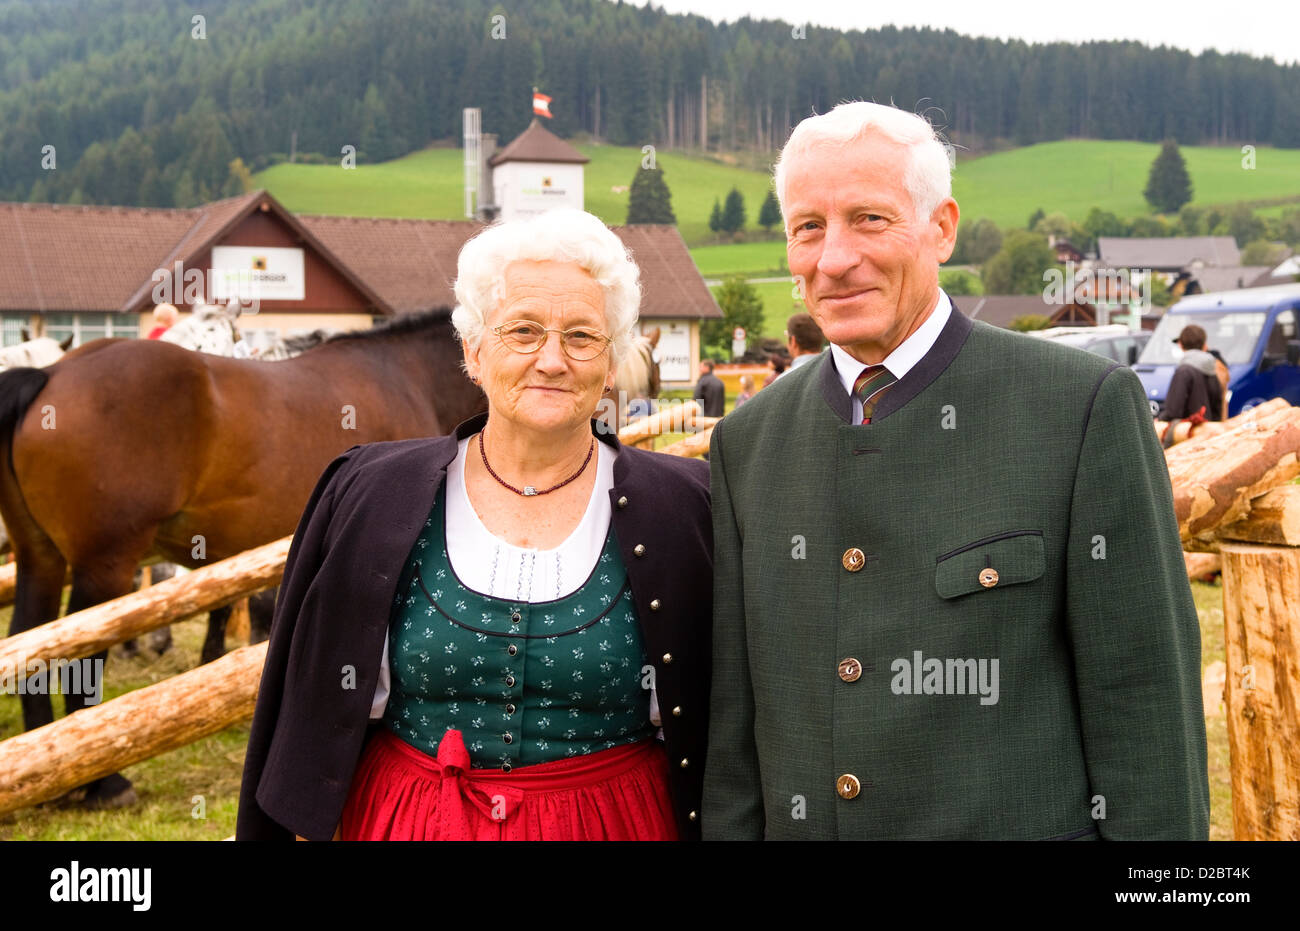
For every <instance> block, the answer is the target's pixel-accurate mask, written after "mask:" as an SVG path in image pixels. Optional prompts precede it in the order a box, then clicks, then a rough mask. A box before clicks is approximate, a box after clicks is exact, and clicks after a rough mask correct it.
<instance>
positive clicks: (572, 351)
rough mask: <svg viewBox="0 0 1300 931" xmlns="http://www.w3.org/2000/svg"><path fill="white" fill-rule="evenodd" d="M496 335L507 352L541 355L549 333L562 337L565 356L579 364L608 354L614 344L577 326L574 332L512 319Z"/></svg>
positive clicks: (561, 343)
mask: <svg viewBox="0 0 1300 931" xmlns="http://www.w3.org/2000/svg"><path fill="white" fill-rule="evenodd" d="M492 332H493V333H495V334H496V335H497V336H499V337H501V342H503V343H505V344H506V348H507V349H511V350H514V351H515V352H518V353H522V354H524V355H528V354H531V353H534V352H537V351H538V350H539V349H541V348H542V346H543V345H544V344H545V343H546V340H547V334H548V333H559V334H560V348H562V349H563V350H564V354H565V355H566V356H568V357H569V358H570V359H573V360H574V361H575V362H587V361H589V360H591V359H594V358H596V356H598V355H600V354H601V353H602V352H604V351H605V347H606V346H608V345H609V343H610V342H611V340H610V338H609V337H608V336H606V335H605V334H603V333H597V332H595V331H594V330H590V329H587V328H586V327H574V328H573V329H572V330H555V329H549V328H547V327H544V326H542V325H541V324H540V323H534V322H532V321H531V320H511V321H510V322H509V323H503V324H501V325H500V326H494V327H493V328H492Z"/></svg>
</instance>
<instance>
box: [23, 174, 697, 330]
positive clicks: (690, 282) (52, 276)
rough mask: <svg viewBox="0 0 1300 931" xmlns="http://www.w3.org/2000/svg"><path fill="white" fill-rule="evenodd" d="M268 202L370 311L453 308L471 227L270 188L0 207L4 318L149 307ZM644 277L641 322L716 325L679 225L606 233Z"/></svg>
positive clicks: (472, 224)
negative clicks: (297, 200)
mask: <svg viewBox="0 0 1300 931" xmlns="http://www.w3.org/2000/svg"><path fill="white" fill-rule="evenodd" d="M260 204H267V205H269V206H268V209H270V210H272V211H274V212H275V213H276V214H277V215H278V216H280V218H281V219H282V220H283V221H284V222H286V223H288V224H289V225H290V226H292V227H293V228H294V229H295V231H296V232H298V233H299V234H300V235H301V236H302V237H303V239H304V240H305V241H306V243H307V244H308V245H310V246H311V247H312V248H314V249H316V250H317V251H319V252H320V254H321V255H322V256H323V257H324V258H325V259H326V260H327V261H328V262H329V263H330V264H331V265H333V266H335V267H336V268H338V270H339V272H340V273H341V274H343V275H344V276H345V277H346V278H348V279H349V280H350V281H351V282H352V283H353V284H354V285H356V286H357V288H358V289H359V290H360V291H361V292H362V294H364V295H365V296H366V297H367V298H368V299H370V300H371V301H373V303H374V304H375V306H376V307H378V308H379V309H381V310H383V311H387V312H391V313H399V314H401V313H414V312H417V311H421V310H428V309H430V308H434V307H445V306H451V305H453V304H454V303H455V296H454V295H453V293H452V282H453V281H454V280H455V277H456V258H457V256H458V255H459V253H460V250H461V247H462V246H463V245H464V244H465V242H466V241H467V240H468V239H469V238H470V237H471V236H473V235H474V234H475V233H477V232H478V231H479V230H481V229H482V228H483V226H482V224H481V223H478V222H477V221H474V220H395V219H371V218H364V217H334V216H297V215H294V214H291V213H289V212H288V211H286V210H285V209H284V208H283V207H281V206H280V204H279V203H278V202H277V201H276V200H275V198H273V197H271V195H269V194H267V193H266V192H265V191H252V192H250V193H248V194H244V195H241V196H240V197H233V198H229V199H227V200H222V201H216V202H214V203H211V204H205V205H204V206H202V207H194V208H189V209H174V208H172V209H162V208H159V209H150V208H123V207H76V206H64V205H58V204H3V203H0V310H10V311H32V310H36V311H39V312H52V311H121V310H140V309H144V308H145V307H146V306H147V304H148V302H149V296H150V291H151V289H152V287H153V281H152V276H153V273H154V271H155V270H156V269H159V268H165V269H170V268H171V267H172V263H173V262H175V261H181V262H183V263H187V264H188V263H189V262H190V261H191V260H192V257H193V256H196V255H200V254H202V253H203V252H205V251H207V250H208V249H210V248H211V247H212V246H213V245H216V244H219V243H220V241H221V237H222V236H223V235H224V234H225V233H226V232H227V231H229V230H230V229H232V228H234V227H235V226H236V225H237V224H238V223H239V222H240V221H241V220H242V219H243V218H244V217H245V216H246V215H247V214H249V213H251V212H252V211H253V210H255V209H257V208H258V206H259V205H260ZM612 229H613V231H614V232H615V233H616V234H617V235H618V236H619V238H620V239H621V240H622V241H623V244H624V245H625V246H627V248H628V250H629V251H630V252H631V253H632V257H633V259H634V260H635V261H636V263H637V265H638V266H639V267H640V269H641V286H642V292H643V299H642V302H641V316H643V317H678V318H697V317H719V316H721V311H720V310H719V309H718V305H717V303H716V302H715V301H714V300H713V296H712V294H710V293H709V289H708V288H707V287H706V286H705V284H704V279H703V278H701V277H700V273H699V271H698V270H697V269H696V267H695V263H694V261H692V259H691V256H690V253H689V252H688V251H687V249H686V244H685V243H684V242H683V241H682V237H681V235H680V234H679V233H678V232H677V228H676V227H674V226H660V225H636V226H621V227H612Z"/></svg>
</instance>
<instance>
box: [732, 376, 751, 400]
mask: <svg viewBox="0 0 1300 931" xmlns="http://www.w3.org/2000/svg"><path fill="white" fill-rule="evenodd" d="M753 396H754V379H753V377H751V376H749V375H741V376H740V394H738V395H736V407H740V405H742V404H744V403H745V402H746V401H748V400H749V399H750V398H752V397H753Z"/></svg>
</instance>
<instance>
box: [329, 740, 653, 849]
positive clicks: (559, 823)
mask: <svg viewBox="0 0 1300 931" xmlns="http://www.w3.org/2000/svg"><path fill="white" fill-rule="evenodd" d="M339 829H340V836H341V838H342V839H343V840H677V825H676V822H675V821H674V819H673V810H672V801H671V798H670V796H669V793H668V758H667V757H666V756H665V754H664V750H663V746H662V745H661V744H660V743H659V741H658V740H655V739H653V738H651V739H649V740H643V741H640V742H639V743H634V744H625V745H623V746H621V747H613V748H611V749H609V750H601V751H600V752H599V753H591V754H587V755H586V756H580V757H575V758H572V759H565V760H555V761H553V762H550V763H538V764H536V765H534V766H521V767H516V768H515V769H512V770H511V771H510V772H509V773H506V772H503V771H502V770H500V769H471V768H470V759H469V751H468V750H466V749H465V741H464V740H463V739H462V737H461V733H460V731H457V730H449V731H447V733H446V734H445V735H444V736H443V738H442V741H441V742H440V743H439V745H438V758H437V759H434V758H433V757H431V756H429V755H428V754H426V753H421V752H420V751H419V750H417V749H416V748H415V747H412V746H411V745H410V744H408V743H406V742H405V741H404V740H402V739H401V738H399V737H396V736H394V735H393V734H392V733H391V732H390V731H388V730H386V729H381V730H379V731H378V732H377V733H376V734H375V735H374V736H373V737H371V738H370V741H369V743H367V745H366V748H365V751H364V752H363V753H362V755H361V761H360V762H359V763H358V765H357V770H356V773H355V775H353V777H352V788H351V789H350V790H349V792H348V800H347V803H346V804H345V805H344V807H343V819H342V822H341V824H340V825H339Z"/></svg>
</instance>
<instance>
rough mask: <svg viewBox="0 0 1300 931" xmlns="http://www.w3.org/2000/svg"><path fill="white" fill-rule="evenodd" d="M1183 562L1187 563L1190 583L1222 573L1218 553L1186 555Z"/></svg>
mask: <svg viewBox="0 0 1300 931" xmlns="http://www.w3.org/2000/svg"><path fill="white" fill-rule="evenodd" d="M1183 561H1184V562H1186V563H1187V580H1188V581H1189V582H1191V581H1195V580H1196V579H1201V578H1204V577H1205V576H1207V575H1212V574H1214V573H1215V572H1219V571H1220V563H1219V554H1218V553H1184V554H1183Z"/></svg>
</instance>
